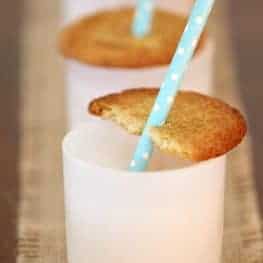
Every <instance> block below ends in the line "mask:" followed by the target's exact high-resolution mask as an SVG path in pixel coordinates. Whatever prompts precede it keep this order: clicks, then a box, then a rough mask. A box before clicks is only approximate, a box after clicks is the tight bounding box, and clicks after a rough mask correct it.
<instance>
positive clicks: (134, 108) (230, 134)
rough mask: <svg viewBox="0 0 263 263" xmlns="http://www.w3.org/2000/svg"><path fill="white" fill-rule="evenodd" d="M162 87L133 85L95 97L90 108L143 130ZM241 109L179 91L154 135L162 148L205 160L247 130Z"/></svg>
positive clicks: (132, 128) (222, 151)
mask: <svg viewBox="0 0 263 263" xmlns="http://www.w3.org/2000/svg"><path fill="white" fill-rule="evenodd" d="M157 93H158V89H155V88H152V89H144V88H141V89H131V90H126V91H124V92H122V93H118V94H111V95H108V96H105V97H101V98H98V99H95V100H94V101H93V102H91V104H90V105H89V112H90V113H91V114H93V115H97V116H100V117H102V118H105V119H110V120H113V121H114V122H116V123H118V124H119V125H121V126H122V127H124V128H125V129H126V130H127V131H128V132H129V133H132V134H137V135H139V134H141V132H142V130H143V128H144V125H145V122H146V120H147V118H148V115H149V113H150V111H151V109H152V107H153V104H154V101H155V98H156V96H157ZM246 130H247V127H246V122H245V120H244V118H243V116H242V115H241V113H240V112H239V111H238V110H237V109H234V108H232V107H231V106H229V105H227V104H226V103H224V102H222V101H220V100H218V99H215V98H212V97H208V96H205V95H201V94H199V93H195V92H189V91H181V92H179V93H178V95H177V97H176V99H175V102H174V104H173V107H172V110H171V112H170V114H169V117H168V119H167V121H166V123H165V124H164V125H163V126H162V127H152V128H150V130H149V132H150V136H151V137H152V139H153V142H154V144H155V145H157V146H158V147H159V148H160V149H161V150H162V151H165V152H169V153H173V154H176V155H177V156H179V157H181V158H184V159H188V160H192V161H203V160H208V159H211V158H214V157H217V156H220V155H223V154H225V153H227V152H228V151H230V150H231V149H233V148H234V147H235V146H237V145H238V144H239V143H240V142H241V141H242V139H243V137H244V136H245V134H246Z"/></svg>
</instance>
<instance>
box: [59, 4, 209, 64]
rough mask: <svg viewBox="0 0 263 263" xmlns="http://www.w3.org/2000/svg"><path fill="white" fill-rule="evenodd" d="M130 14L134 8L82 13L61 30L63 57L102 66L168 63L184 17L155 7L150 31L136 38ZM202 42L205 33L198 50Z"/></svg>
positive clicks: (203, 37) (131, 14)
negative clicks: (91, 13)
mask: <svg viewBox="0 0 263 263" xmlns="http://www.w3.org/2000/svg"><path fill="white" fill-rule="evenodd" d="M133 15H134V10H133V9H131V8H123V9H115V10H107V11H103V12H99V13H96V14H95V15H93V16H86V17H83V18H82V19H81V20H79V21H77V22H76V23H75V24H72V25H69V26H67V27H66V28H65V29H64V30H63V31H62V32H61V35H60V39H59V49H60V52H61V53H62V54H63V55H64V57H66V58H71V59H75V60H77V61H79V62H82V63H86V64H92V65H98V66H105V67H121V68H142V67H150V66H160V65H168V64H169V63H170V62H171V59H172V57H173V54H174V52H175V49H176V47H177V45H178V42H179V40H180V38H181V35H182V33H183V30H184V28H185V25H186V22H187V17H184V16H181V15H177V14H174V13H169V12H166V11H161V10H159V9H157V10H156V11H155V14H154V19H153V27H152V31H151V33H150V34H149V35H147V36H146V37H144V38H142V39H138V38H134V37H133V36H132V33H131V25H132V20H133ZM204 42H205V34H203V36H202V37H201V39H200V42H199V44H198V45H197V51H199V50H201V48H202V47H203V46H204Z"/></svg>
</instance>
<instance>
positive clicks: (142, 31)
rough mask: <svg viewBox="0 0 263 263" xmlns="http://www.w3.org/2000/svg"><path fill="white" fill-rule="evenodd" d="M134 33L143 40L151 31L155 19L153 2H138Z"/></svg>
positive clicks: (148, 0)
mask: <svg viewBox="0 0 263 263" xmlns="http://www.w3.org/2000/svg"><path fill="white" fill-rule="evenodd" d="M137 1H138V3H137V7H136V10H135V16H134V21H133V25H132V32H133V35H134V36H135V37H138V38H141V37H144V36H145V35H147V34H148V33H149V32H150V31H151V27H152V17H153V0H137Z"/></svg>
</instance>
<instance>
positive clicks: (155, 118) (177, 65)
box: [130, 0, 214, 172]
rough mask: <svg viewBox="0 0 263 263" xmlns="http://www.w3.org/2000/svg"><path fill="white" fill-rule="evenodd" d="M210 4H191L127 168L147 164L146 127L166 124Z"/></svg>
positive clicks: (149, 147)
mask: <svg viewBox="0 0 263 263" xmlns="http://www.w3.org/2000/svg"><path fill="white" fill-rule="evenodd" d="M213 4H214V0H196V2H195V4H194V6H193V9H192V12H191V15H190V17H189V20H188V23H187V26H186V28H185V31H184V33H183V35H182V38H181V40H180V42H179V45H178V48H177V50H176V52H175V55H174V57H173V60H172V63H171V65H170V67H169V69H168V72H167V74H166V77H165V80H164V82H163V84H162V86H161V88H160V91H159V94H158V96H157V98H156V101H155V104H154V106H153V109H152V112H151V113H150V116H149V119H148V121H147V123H146V126H145V128H144V131H143V134H142V136H141V138H140V140H139V143H138V146H137V149H136V151H135V154H134V158H133V160H132V161H131V164H130V171H136V172H138V171H144V170H145V169H146V168H147V166H148V163H149V160H150V158H151V155H152V152H153V144H152V140H151V138H150V136H149V134H148V130H149V127H153V126H156V127H158V126H162V125H163V124H164V123H165V121H166V119H167V117H168V114H169V112H170V110H171V107H172V105H173V101H174V98H175V96H176V94H177V91H178V89H179V87H180V84H181V81H182V78H183V75H184V72H185V71H186V68H187V65H188V64H189V61H190V60H191V58H192V56H193V53H194V50H195V47H196V45H197V43H198V40H199V38H200V36H201V34H202V32H203V30H204V27H205V25H206V21H207V19H208V16H209V14H210V12H211V9H212V7H213ZM170 26H172V25H170Z"/></svg>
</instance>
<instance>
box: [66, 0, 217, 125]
mask: <svg viewBox="0 0 263 263" xmlns="http://www.w3.org/2000/svg"><path fill="white" fill-rule="evenodd" d="M189 1H190V0H185V1H181V0H180V1H174V0H162V1H161V0H160V1H159V0H158V1H157V3H156V4H157V6H161V7H163V8H167V9H169V10H174V11H176V12H180V13H183V14H187V12H188V11H189V9H190V5H191V4H189ZM135 2H136V1H135V0H134V1H133V0H107V1H106V0H101V1H99V0H96V1H91V0H64V2H63V3H64V5H63V10H64V11H63V12H64V21H65V22H66V23H68V22H71V21H72V20H74V19H76V18H79V17H80V16H81V15H84V14H92V13H94V12H96V11H98V10H100V9H105V8H114V7H119V6H125V5H127V4H134V3H135ZM214 53H215V46H214V41H213V39H211V38H210V37H209V38H208V39H207V42H206V44H205V46H204V48H203V49H202V50H200V52H199V53H198V54H197V55H196V56H195V57H194V58H193V59H192V61H191V63H190V65H189V68H188V70H187V72H186V74H185V78H184V81H183V83H182V89H191V90H195V91H198V92H202V93H205V94H212V92H213V71H214V67H213V65H214ZM167 69H168V67H167V66H161V67H160V66H159V67H146V68H144V69H124V68H122V69H121V68H109V67H98V66H92V65H84V64H81V63H78V62H76V61H72V60H66V69H65V75H66V76H65V78H66V81H65V84H66V100H67V123H68V127H69V128H74V127H77V126H78V125H79V124H80V123H82V122H85V121H87V120H89V119H92V117H91V116H90V115H88V114H87V105H88V104H89V102H90V101H91V100H92V99H94V98H96V97H99V96H103V95H105V94H109V93H112V92H118V91H121V90H123V89H129V88H136V87H141V86H146V87H147V86H159V85H161V83H162V81H163V80H164V77H165V73H166V72H167Z"/></svg>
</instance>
